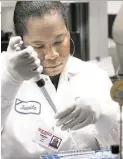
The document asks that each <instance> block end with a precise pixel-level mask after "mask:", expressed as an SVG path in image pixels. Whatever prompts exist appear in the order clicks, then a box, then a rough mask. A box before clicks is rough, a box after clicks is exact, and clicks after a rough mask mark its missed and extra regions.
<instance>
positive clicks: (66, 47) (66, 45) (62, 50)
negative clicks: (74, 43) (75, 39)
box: [57, 39, 70, 57]
mask: <svg viewBox="0 0 123 159" xmlns="http://www.w3.org/2000/svg"><path fill="white" fill-rule="evenodd" d="M57 52H58V53H59V54H60V56H63V57H65V56H68V55H69V54H70V41H69V40H68V39H66V40H65V41H64V42H63V43H62V44H61V46H60V47H58V48H57Z"/></svg>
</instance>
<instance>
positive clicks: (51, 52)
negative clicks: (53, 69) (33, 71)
mask: <svg viewBox="0 0 123 159" xmlns="http://www.w3.org/2000/svg"><path fill="white" fill-rule="evenodd" d="M57 57H59V53H58V52H57V51H56V49H55V48H53V47H50V48H49V49H47V52H46V54H45V60H54V59H56V58H57Z"/></svg>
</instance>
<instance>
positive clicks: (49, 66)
mask: <svg viewBox="0 0 123 159" xmlns="http://www.w3.org/2000/svg"><path fill="white" fill-rule="evenodd" d="M60 65H62V63H60V64H58V65H55V66H47V67H44V68H56V67H58V66H60Z"/></svg>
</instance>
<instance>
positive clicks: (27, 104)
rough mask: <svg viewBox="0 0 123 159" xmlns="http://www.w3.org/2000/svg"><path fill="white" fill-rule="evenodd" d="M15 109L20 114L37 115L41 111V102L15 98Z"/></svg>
mask: <svg viewBox="0 0 123 159" xmlns="http://www.w3.org/2000/svg"><path fill="white" fill-rule="evenodd" d="M15 111H17V112H18V113H21V114H36V115H39V114H40V113H41V104H40V103H39V102H37V101H22V100H20V99H16V101H15Z"/></svg>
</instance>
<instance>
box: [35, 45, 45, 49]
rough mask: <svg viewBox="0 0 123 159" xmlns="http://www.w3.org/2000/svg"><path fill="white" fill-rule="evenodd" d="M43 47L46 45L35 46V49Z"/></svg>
mask: <svg viewBox="0 0 123 159" xmlns="http://www.w3.org/2000/svg"><path fill="white" fill-rule="evenodd" d="M43 47H44V45H41V46H33V48H34V49H41V48H43Z"/></svg>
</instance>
